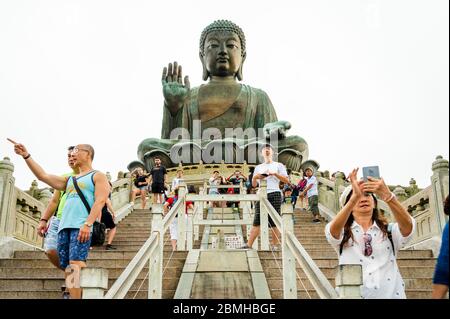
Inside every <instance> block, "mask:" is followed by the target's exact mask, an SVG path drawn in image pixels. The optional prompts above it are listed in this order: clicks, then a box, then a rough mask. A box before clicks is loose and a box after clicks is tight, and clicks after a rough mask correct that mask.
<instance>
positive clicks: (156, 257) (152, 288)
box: [148, 204, 164, 299]
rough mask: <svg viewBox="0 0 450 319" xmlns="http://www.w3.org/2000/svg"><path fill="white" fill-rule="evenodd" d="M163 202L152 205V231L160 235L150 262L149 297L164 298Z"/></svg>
mask: <svg viewBox="0 0 450 319" xmlns="http://www.w3.org/2000/svg"><path fill="white" fill-rule="evenodd" d="M162 206H163V205H162V204H153V205H152V214H153V217H152V233H154V232H156V233H158V234H159V236H158V248H157V251H156V252H155V253H154V254H153V255H152V256H151V258H150V262H149V270H150V274H149V281H148V284H149V286H148V299H162V275H163V257H164V255H163V254H164V232H163V225H162V215H163V208H162Z"/></svg>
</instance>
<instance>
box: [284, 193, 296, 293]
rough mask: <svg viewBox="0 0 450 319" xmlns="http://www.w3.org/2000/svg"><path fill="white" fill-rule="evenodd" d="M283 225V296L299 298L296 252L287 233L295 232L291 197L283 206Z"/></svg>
mask: <svg viewBox="0 0 450 319" xmlns="http://www.w3.org/2000/svg"><path fill="white" fill-rule="evenodd" d="M281 213H282V216H281V217H282V220H283V225H282V227H283V228H282V229H281V245H282V250H281V251H282V258H283V298H284V299H297V297H298V296H297V271H296V260H295V257H294V254H293V253H292V251H291V250H290V249H289V247H288V245H287V234H288V233H289V232H290V233H294V220H293V218H292V216H293V215H294V210H293V207H292V204H291V199H290V198H287V199H286V203H284V204H283V205H282V206H281Z"/></svg>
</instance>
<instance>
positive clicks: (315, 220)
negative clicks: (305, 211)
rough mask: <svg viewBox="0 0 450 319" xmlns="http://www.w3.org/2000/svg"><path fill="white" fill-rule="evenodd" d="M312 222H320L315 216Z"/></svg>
mask: <svg viewBox="0 0 450 319" xmlns="http://www.w3.org/2000/svg"><path fill="white" fill-rule="evenodd" d="M312 222H313V223H314V224H320V219H318V218H315V219H313V221H312Z"/></svg>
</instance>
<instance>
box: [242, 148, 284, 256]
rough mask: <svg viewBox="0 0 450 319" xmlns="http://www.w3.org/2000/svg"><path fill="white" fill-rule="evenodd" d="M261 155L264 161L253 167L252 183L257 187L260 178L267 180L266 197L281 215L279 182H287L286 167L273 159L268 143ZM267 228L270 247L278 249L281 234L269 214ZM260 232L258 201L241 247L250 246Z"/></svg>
mask: <svg viewBox="0 0 450 319" xmlns="http://www.w3.org/2000/svg"><path fill="white" fill-rule="evenodd" d="M262 155H263V157H264V163H262V164H259V165H258V166H256V167H255V171H254V173H253V179H252V185H253V187H258V185H260V184H261V180H262V179H265V180H266V181H267V199H268V200H269V203H270V204H271V205H272V207H273V208H274V209H275V211H276V212H277V213H278V214H280V215H281V190H280V182H283V183H289V178H288V174H287V171H286V167H285V166H284V165H283V164H282V163H278V162H275V161H274V160H273V149H272V146H271V145H270V144H266V145H265V146H264V147H263V148H262ZM269 228H271V229H272V249H274V250H278V244H279V243H280V238H281V234H280V231H279V230H278V228H277V227H276V226H275V223H274V222H273V220H272V218H270V216H269ZM260 233H261V218H260V203H259V202H257V203H256V205H255V218H254V221H253V227H252V230H251V233H250V238H249V239H248V242H247V244H245V245H244V246H243V247H242V248H244V249H246V248H252V247H253V243H254V242H255V240H256V238H257V237H258V236H259V234H260Z"/></svg>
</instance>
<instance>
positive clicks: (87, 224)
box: [84, 222, 92, 227]
mask: <svg viewBox="0 0 450 319" xmlns="http://www.w3.org/2000/svg"><path fill="white" fill-rule="evenodd" d="M84 224H85V225H86V226H87V227H92V224H89V223H88V222H85V223H84Z"/></svg>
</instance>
